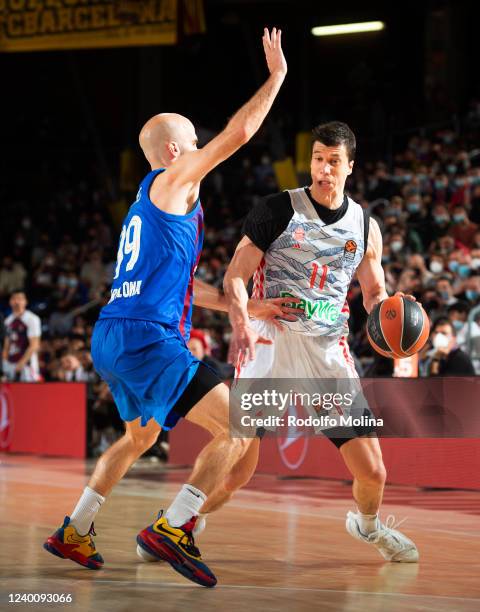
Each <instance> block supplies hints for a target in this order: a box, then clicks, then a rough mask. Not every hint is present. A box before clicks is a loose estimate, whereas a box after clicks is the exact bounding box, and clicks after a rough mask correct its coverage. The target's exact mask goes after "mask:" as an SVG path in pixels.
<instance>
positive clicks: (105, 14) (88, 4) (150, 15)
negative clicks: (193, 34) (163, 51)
mask: <svg viewBox="0 0 480 612" xmlns="http://www.w3.org/2000/svg"><path fill="white" fill-rule="evenodd" d="M176 41H177V0H135V1H132V0H0V51H42V50H43V51H45V50H54V49H92V48H99V47H126V46H143V45H173V44H175V43H176Z"/></svg>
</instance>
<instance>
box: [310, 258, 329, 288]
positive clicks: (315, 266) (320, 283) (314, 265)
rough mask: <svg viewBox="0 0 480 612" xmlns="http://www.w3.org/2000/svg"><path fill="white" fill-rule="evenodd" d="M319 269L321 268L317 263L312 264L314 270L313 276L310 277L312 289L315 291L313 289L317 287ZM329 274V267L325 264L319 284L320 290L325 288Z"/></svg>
mask: <svg viewBox="0 0 480 612" xmlns="http://www.w3.org/2000/svg"><path fill="white" fill-rule="evenodd" d="M319 267H320V266H319V265H318V264H317V263H315V262H314V263H313V264H312V268H313V269H312V275H311V276H310V289H313V287H314V286H315V281H316V280H317V274H318V269H319ZM327 273H328V266H327V265H326V264H323V265H322V275H321V277H320V280H319V282H318V288H319V289H323V288H324V286H325V281H326V280H327Z"/></svg>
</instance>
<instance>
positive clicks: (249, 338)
mask: <svg viewBox="0 0 480 612" xmlns="http://www.w3.org/2000/svg"><path fill="white" fill-rule="evenodd" d="M256 344H272V341H271V340H269V339H268V338H264V337H263V336H260V334H258V333H257V332H256V331H255V330H254V329H252V328H251V327H250V326H249V325H244V324H242V325H235V326H234V327H233V328H232V338H231V340H230V347H229V350H228V362H229V363H231V364H233V365H234V366H236V367H238V366H240V367H243V366H245V365H246V364H247V363H248V361H252V360H253V359H255V345H256Z"/></svg>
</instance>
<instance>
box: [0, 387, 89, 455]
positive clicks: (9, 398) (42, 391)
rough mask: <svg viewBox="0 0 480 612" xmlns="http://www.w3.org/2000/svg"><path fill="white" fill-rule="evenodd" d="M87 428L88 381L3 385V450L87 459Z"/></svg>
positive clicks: (0, 418) (0, 414) (0, 429)
mask: <svg viewBox="0 0 480 612" xmlns="http://www.w3.org/2000/svg"><path fill="white" fill-rule="evenodd" d="M86 429H87V391H86V385H85V384H83V383H5V384H1V385H0V452H10V453H32V454H38V455H46V456H52V457H78V458H84V457H85V455H86Z"/></svg>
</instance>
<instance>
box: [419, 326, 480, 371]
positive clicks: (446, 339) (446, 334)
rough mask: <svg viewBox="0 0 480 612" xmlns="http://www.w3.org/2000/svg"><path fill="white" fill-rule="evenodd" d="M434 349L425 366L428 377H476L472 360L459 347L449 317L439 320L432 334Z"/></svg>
mask: <svg viewBox="0 0 480 612" xmlns="http://www.w3.org/2000/svg"><path fill="white" fill-rule="evenodd" d="M430 343H431V346H432V349H431V350H430V351H429V353H428V354H427V360H426V362H425V364H424V366H423V368H422V369H423V370H424V372H425V373H426V376H475V370H474V367H473V364H472V360H471V359H470V357H469V356H468V355H467V353H465V352H464V351H463V350H462V349H461V348H459V347H458V345H457V340H456V334H455V330H454V328H453V325H452V323H451V322H450V321H449V319H448V318H447V317H442V318H440V319H437V321H436V322H435V324H434V325H433V328H432V331H431V334H430Z"/></svg>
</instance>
